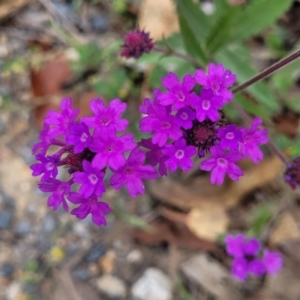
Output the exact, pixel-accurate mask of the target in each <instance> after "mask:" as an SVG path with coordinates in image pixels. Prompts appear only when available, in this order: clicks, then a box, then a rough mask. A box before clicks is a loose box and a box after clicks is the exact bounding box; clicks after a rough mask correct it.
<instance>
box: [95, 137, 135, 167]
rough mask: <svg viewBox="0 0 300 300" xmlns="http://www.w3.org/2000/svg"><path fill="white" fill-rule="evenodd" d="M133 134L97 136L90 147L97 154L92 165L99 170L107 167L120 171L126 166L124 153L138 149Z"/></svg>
mask: <svg viewBox="0 0 300 300" xmlns="http://www.w3.org/2000/svg"><path fill="white" fill-rule="evenodd" d="M133 138H134V135H133V134H125V135H123V136H120V137H117V136H116V135H115V134H114V133H111V134H110V135H109V134H102V135H99V134H96V136H94V140H93V142H92V143H91V145H90V149H91V150H92V151H93V152H96V156H95V157H94V158H93V161H92V165H93V167H95V168H96V167H97V168H98V169H104V168H105V167H106V166H107V165H108V166H110V167H111V168H112V169H114V170H115V169H118V168H119V167H121V166H122V165H124V164H125V162H126V159H125V157H124V152H126V151H129V150H132V149H133V148H135V147H136V143H135V142H134V141H133Z"/></svg>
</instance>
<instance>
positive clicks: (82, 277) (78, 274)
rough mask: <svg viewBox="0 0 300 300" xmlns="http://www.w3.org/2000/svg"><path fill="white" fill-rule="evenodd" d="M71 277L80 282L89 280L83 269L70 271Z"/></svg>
mask: <svg viewBox="0 0 300 300" xmlns="http://www.w3.org/2000/svg"><path fill="white" fill-rule="evenodd" d="M72 276H73V277H74V278H76V279H79V280H81V281H87V280H88V279H89V278H90V276H89V274H88V272H87V270H86V269H84V268H78V269H75V270H74V271H72Z"/></svg>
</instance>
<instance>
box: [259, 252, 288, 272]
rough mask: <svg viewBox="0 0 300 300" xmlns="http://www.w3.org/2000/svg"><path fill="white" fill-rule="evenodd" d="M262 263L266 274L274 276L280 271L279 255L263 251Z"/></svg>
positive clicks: (280, 261) (280, 258)
mask: <svg viewBox="0 0 300 300" xmlns="http://www.w3.org/2000/svg"><path fill="white" fill-rule="evenodd" d="M262 261H263V263H264V265H265V267H266V270H267V272H268V273H269V274H271V275H274V274H276V273H277V272H278V271H280V270H281V269H282V266H283V262H282V257H281V255H280V253H279V252H275V251H273V252H272V251H269V250H265V251H264V256H263V258H262Z"/></svg>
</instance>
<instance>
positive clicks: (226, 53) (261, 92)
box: [216, 44, 279, 115]
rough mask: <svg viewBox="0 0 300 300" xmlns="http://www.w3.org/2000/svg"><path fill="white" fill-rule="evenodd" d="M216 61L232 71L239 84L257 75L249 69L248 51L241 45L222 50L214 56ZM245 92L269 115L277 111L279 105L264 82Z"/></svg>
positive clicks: (253, 70)
mask: <svg viewBox="0 0 300 300" xmlns="http://www.w3.org/2000/svg"><path fill="white" fill-rule="evenodd" d="M216 60H217V61H218V62H219V63H222V64H224V65H225V66H226V67H227V68H229V69H230V70H232V72H233V73H235V74H236V75H237V80H238V82H239V83H241V82H244V81H246V80H248V79H250V78H251V77H253V76H254V75H256V74H257V73H258V71H256V70H255V69H253V68H252V67H251V65H250V59H249V56H248V50H247V49H246V48H245V47H243V46H242V45H238V44H234V45H230V47H228V48H226V49H222V50H221V51H220V52H218V53H217V54H216ZM247 91H248V92H249V93H250V94H251V95H252V96H254V98H255V100H257V101H258V103H259V104H261V105H262V106H263V107H262V108H263V109H265V110H266V112H267V113H268V114H269V115H271V114H273V113H275V112H277V111H278V110H279V104H278V103H277V101H276V99H275V97H274V95H273V94H272V92H271V91H270V89H269V88H268V87H267V85H266V84H265V83H264V82H257V83H256V84H254V85H252V86H250V87H249V88H248V89H247Z"/></svg>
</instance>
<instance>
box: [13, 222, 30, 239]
mask: <svg viewBox="0 0 300 300" xmlns="http://www.w3.org/2000/svg"><path fill="white" fill-rule="evenodd" d="M30 232H31V223H30V222H29V221H22V222H20V223H19V224H18V225H17V229H16V235H17V236H19V237H24V236H26V235H27V234H29V233H30Z"/></svg>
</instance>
